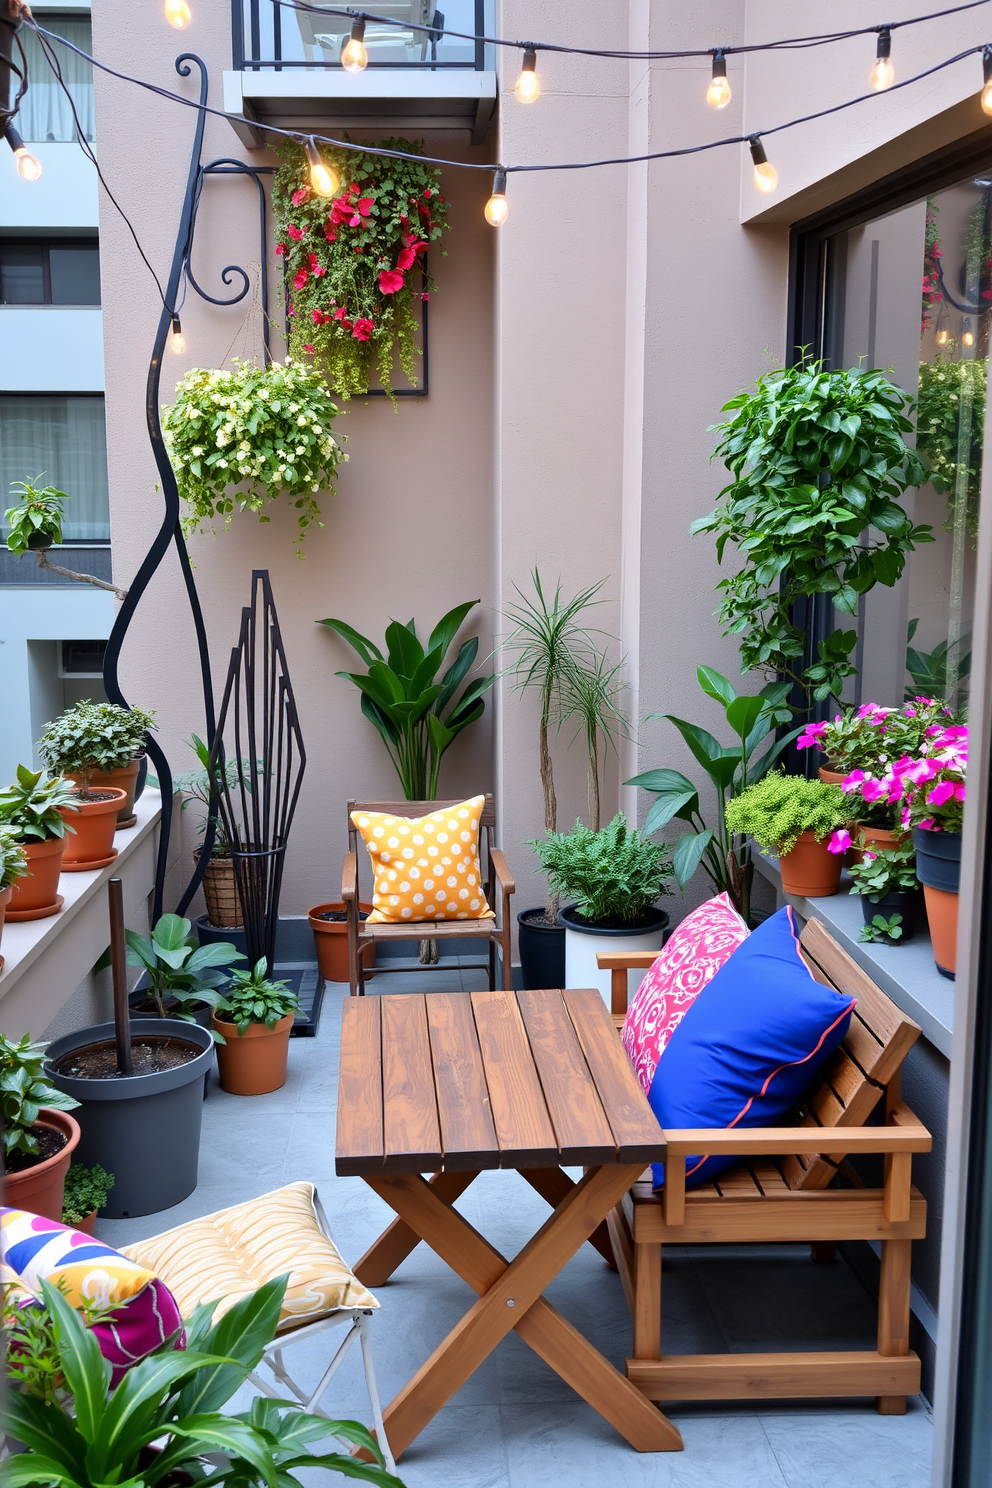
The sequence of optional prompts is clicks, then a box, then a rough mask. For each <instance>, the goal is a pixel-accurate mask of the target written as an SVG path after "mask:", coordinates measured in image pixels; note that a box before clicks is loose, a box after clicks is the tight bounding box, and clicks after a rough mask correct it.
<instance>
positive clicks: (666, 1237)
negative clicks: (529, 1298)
mask: <svg viewBox="0 0 992 1488" xmlns="http://www.w3.org/2000/svg"><path fill="white" fill-rule="evenodd" d="M801 945H802V950H803V954H804V957H805V959H806V962H807V965H808V966H809V967H810V970H811V971H812V973H813V975H814V976H815V977H816V978H817V979H818V980H819V981H821V982H824V983H825V984H827V985H829V986H833V987H836V988H837V990H838V991H839V992H843V993H846V994H849V995H853V996H855V997H856V998H857V1005H856V1007H855V1010H854V1013H853V1016H852V1018H851V1026H850V1030H849V1032H848V1034H847V1037H846V1038H845V1039H844V1042H843V1043H842V1044H841V1046H840V1048H839V1049H837V1051H836V1052H835V1053H834V1054H833V1055H832V1056H831V1058H830V1059H829V1060H828V1061H827V1063H826V1064H825V1065H824V1067H823V1068H822V1070H821V1071H820V1072H819V1074H818V1076H817V1078H816V1080H815V1081H814V1083H813V1084H812V1085H811V1086H810V1088H809V1090H808V1091H807V1093H806V1096H805V1099H804V1103H803V1105H802V1107H801V1109H800V1111H799V1112H798V1113H797V1116H796V1119H795V1121H794V1122H793V1124H791V1125H789V1126H781V1127H766V1128H751V1129H750V1130H748V1129H744V1128H735V1129H733V1130H700V1131H671V1130H670V1131H666V1133H665V1137H666V1140H667V1143H668V1162H667V1164H666V1181H665V1187H664V1189H663V1190H662V1192H661V1193H655V1192H654V1191H653V1190H652V1187H651V1173H650V1170H649V1171H648V1172H647V1173H645V1174H644V1175H643V1177H642V1178H641V1180H640V1181H639V1182H637V1183H635V1184H634V1186H633V1188H632V1189H631V1191H630V1193H629V1194H628V1196H627V1197H626V1199H625V1200H624V1201H623V1202H622V1203H621V1204H620V1205H618V1206H617V1208H616V1209H615V1210H614V1211H613V1212H612V1214H611V1215H610V1218H609V1227H610V1235H611V1239H612V1241H613V1249H614V1253H615V1255H616V1259H617V1264H618V1267H619V1270H620V1275H621V1278H622V1280H623V1285H624V1291H625V1293H626V1296H627V1301H628V1304H629V1306H630V1309H631V1312H632V1314H633V1319H634V1345H633V1357H632V1358H630V1359H628V1360H627V1375H628V1378H629V1379H630V1380H631V1381H632V1382H633V1383H634V1384H636V1385H637V1387H638V1388H639V1389H640V1390H641V1391H642V1392H643V1393H644V1394H645V1395H646V1396H647V1397H648V1399H649V1400H654V1401H664V1400H738V1399H766V1398H798V1397H815V1398H823V1399H827V1398H831V1397H837V1396H854V1395H874V1396H876V1397H877V1401H878V1409H879V1411H881V1412H882V1414H883V1415H901V1414H903V1412H904V1411H905V1409H906V1397H907V1396H908V1395H915V1394H917V1393H918V1392H919V1389H920V1361H919V1356H918V1355H917V1354H915V1353H914V1352H913V1351H912V1350H911V1349H910V1346H909V1312H910V1264H911V1252H912V1244H913V1241H914V1240H922V1239H923V1237H924V1235H925V1233H926V1202H925V1200H924V1199H923V1197H922V1195H921V1194H920V1193H919V1192H918V1190H917V1189H915V1188H913V1187H912V1171H911V1170H912V1161H913V1153H914V1152H929V1151H930V1146H931V1138H930V1133H929V1132H928V1131H927V1130H926V1128H925V1127H924V1126H923V1125H922V1124H921V1122H920V1121H919V1120H918V1119H917V1118H916V1117H915V1116H914V1115H913V1113H912V1111H910V1110H909V1108H908V1107H907V1106H906V1105H905V1103H904V1102H903V1101H902V1099H901V1093H900V1069H901V1066H902V1062H903V1060H904V1059H905V1057H906V1055H907V1053H908V1052H909V1050H910V1049H911V1048H912V1046H913V1044H914V1043H915V1042H916V1040H917V1038H918V1037H919V1035H920V1028H919V1026H918V1025H917V1024H916V1023H914V1022H913V1020H912V1019H911V1018H907V1017H906V1015H905V1014H904V1013H902V1012H900V1011H899V1009H898V1008H897V1007H896V1006H895V1004H894V1003H893V1002H891V1001H890V999H889V998H888V997H886V996H885V994H884V993H883V992H882V991H880V989H879V988H878V987H877V986H876V985H875V983H874V982H873V981H872V980H871V978H870V977H869V976H868V975H867V973H866V972H864V971H863V970H862V969H861V967H860V966H858V964H857V962H855V961H854V960H853V959H852V958H851V957H850V956H849V955H848V954H847V952H846V951H844V950H842V949H841V947H840V946H839V945H838V944H837V942H836V941H835V940H834V939H833V938H832V937H831V935H830V934H829V933H828V932H827V930H826V929H825V928H824V926H823V925H822V924H821V923H820V921H818V920H810V921H809V922H808V923H807V925H806V928H805V929H804V930H803V933H802V937H801ZM654 954H655V953H654V952H640V953H637V954H627V955H622V954H617V955H610V954H604V955H600V956H599V958H598V960H599V965H600V968H603V969H609V970H610V971H611V972H612V1003H613V1014H614V1022H615V1023H618V1022H619V1023H622V1013H623V1012H624V1011H625V1008H626V999H627V972H628V970H630V969H637V968H642V967H643V968H646V967H647V966H649V965H650V964H651V960H652V959H653V956H654ZM879 1106H881V1113H880V1114H882V1117H883V1121H882V1124H877V1125H871V1126H869V1125H867V1122H868V1119H869V1117H870V1116H872V1114H873V1113H874V1112H875V1111H876V1108H877V1107H879ZM828 1133H829V1135H828ZM693 1153H708V1154H718V1153H732V1154H733V1155H734V1156H736V1157H738V1158H740V1159H741V1161H740V1162H739V1163H737V1164H736V1165H735V1166H734V1167H733V1168H731V1169H729V1170H727V1171H725V1172H723V1173H720V1174H719V1175H718V1176H717V1177H716V1179H715V1180H714V1181H713V1182H711V1183H706V1184H702V1185H700V1186H699V1187H698V1188H690V1189H689V1190H686V1186H685V1165H684V1163H682V1162H680V1161H678V1160H677V1159H679V1158H681V1157H685V1156H689V1155H691V1154H693ZM868 1153H878V1154H884V1158H885V1169H884V1183H883V1187H881V1188H868V1187H866V1186H865V1185H864V1184H863V1183H862V1181H861V1179H860V1178H859V1176H858V1174H857V1172H856V1171H855V1170H854V1168H853V1167H852V1166H851V1165H850V1163H849V1162H848V1161H847V1160H846V1159H848V1158H849V1157H852V1156H855V1155H860V1154H868ZM839 1240H875V1241H878V1242H880V1244H881V1253H882V1265H881V1279H880V1283H879V1303H878V1346H877V1348H876V1349H874V1350H870V1351H850V1350H848V1351H838V1352H831V1353H814V1352H800V1353H758V1354H742V1353H728V1354H683V1355H673V1354H663V1353H662V1346H661V1345H662V1340H661V1258H662V1247H663V1246H664V1245H707V1244H711V1245H736V1244H741V1243H747V1242H763V1243H764V1244H768V1243H769V1242H773V1243H780V1242H796V1241H803V1242H805V1241H809V1242H811V1244H812V1247H813V1257H814V1259H815V1260H828V1259H832V1258H833V1250H834V1246H835V1245H836V1242H837V1241H839Z"/></svg>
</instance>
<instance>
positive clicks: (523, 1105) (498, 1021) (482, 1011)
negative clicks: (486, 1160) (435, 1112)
mask: <svg viewBox="0 0 992 1488" xmlns="http://www.w3.org/2000/svg"><path fill="white" fill-rule="evenodd" d="M471 1000H472V1012H473V1014H474V1016H475V1027H476V1031H477V1033H478V1036H479V1048H480V1050H481V1053H482V1062H483V1066H484V1068H485V1073H486V1084H487V1086H488V1088H489V1099H490V1106H491V1110H492V1117H493V1124H494V1126H495V1128H496V1138H497V1141H498V1142H499V1148H500V1166H501V1167H504V1168H527V1167H530V1168H547V1167H555V1166H557V1164H558V1163H559V1162H560V1161H561V1158H560V1155H559V1152H558V1143H557V1141H556V1139H555V1132H554V1127H553V1126H552V1125H551V1119H550V1117H549V1115H548V1109H547V1106H546V1105H545V1101H544V1093H543V1091H542V1089H541V1081H540V1079H539V1078H538V1074H537V1070H536V1069H535V1068H534V1059H533V1056H532V1054H531V1050H530V1044H529V1043H528V1041H527V1034H526V1031H525V1029H524V1025H523V1020H522V1019H521V1016H520V1009H519V1008H518V1007H517V1003H516V999H515V998H514V995H513V993H512V992H503V991H499V992H473V993H472V994H471Z"/></svg>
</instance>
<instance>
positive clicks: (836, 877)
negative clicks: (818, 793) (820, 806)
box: [778, 832, 841, 899]
mask: <svg viewBox="0 0 992 1488" xmlns="http://www.w3.org/2000/svg"><path fill="white" fill-rule="evenodd" d="M829 841H830V838H829V837H824V839H823V841H822V842H817V840H816V838H815V837H814V835H813V833H812V832H803V833H802V834H801V835H800V838H799V841H798V842H797V843H796V845H795V847H794V848H793V849H792V851H791V852H788V853H783V854H782V856H781V857H780V858H779V860H778V861H779V867H780V869H781V871H782V889H783V891H784V892H785V893H786V894H796V895H799V896H801V897H803V898H806V899H825V898H826V897H827V896H828V894H836V893H837V891H838V889H839V888H840V865H841V854H840V853H832V852H829V851H828V850H827V844H828V843H829Z"/></svg>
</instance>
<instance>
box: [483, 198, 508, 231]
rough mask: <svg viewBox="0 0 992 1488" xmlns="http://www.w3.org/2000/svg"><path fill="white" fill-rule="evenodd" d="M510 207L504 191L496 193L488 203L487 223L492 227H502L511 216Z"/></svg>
mask: <svg viewBox="0 0 992 1488" xmlns="http://www.w3.org/2000/svg"><path fill="white" fill-rule="evenodd" d="M509 211H510V206H509V203H508V202H507V199H506V197H505V196H504V195H503V193H502V191H494V192H493V194H492V196H491V197H490V198H489V200H488V201H487V202H486V221H487V222H488V223H489V226H490V227H502V225H503V223H504V222H505V221H506V219H507V216H508V215H509Z"/></svg>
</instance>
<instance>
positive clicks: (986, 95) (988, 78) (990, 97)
mask: <svg viewBox="0 0 992 1488" xmlns="http://www.w3.org/2000/svg"><path fill="white" fill-rule="evenodd" d="M982 82H983V87H982V108H983V109H984V110H985V112H986V113H987V114H992V46H987V47H986V48H985V50H984V51H983V52H982Z"/></svg>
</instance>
